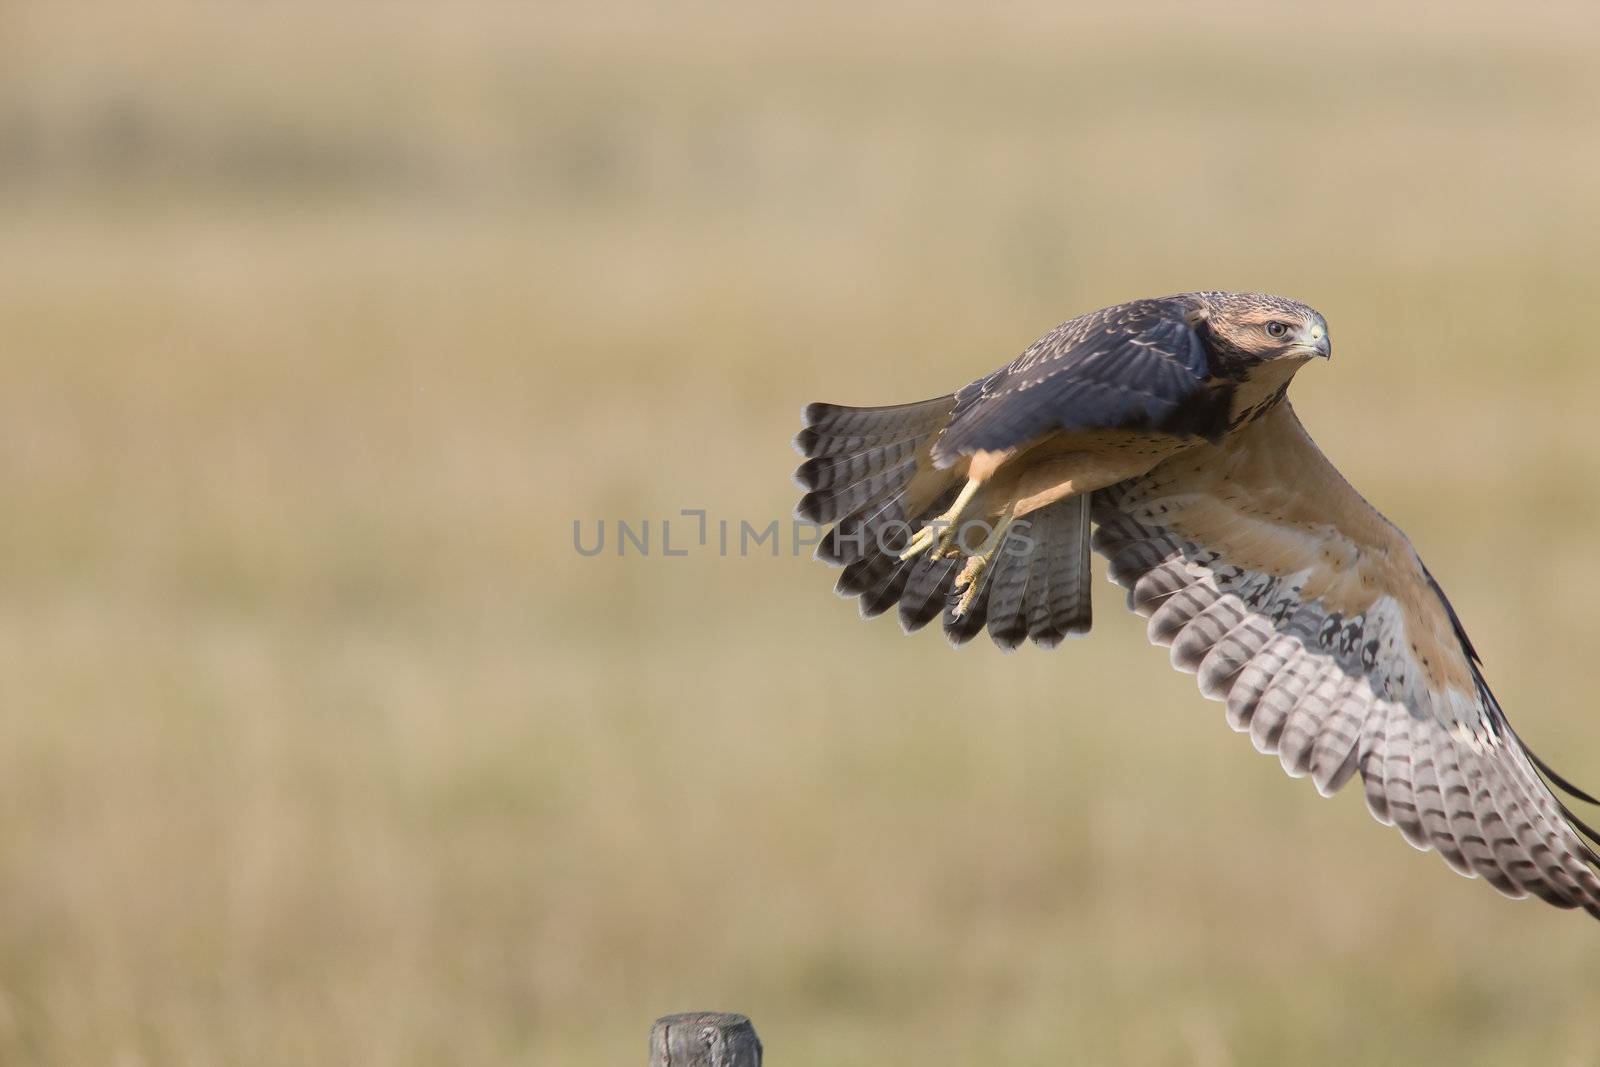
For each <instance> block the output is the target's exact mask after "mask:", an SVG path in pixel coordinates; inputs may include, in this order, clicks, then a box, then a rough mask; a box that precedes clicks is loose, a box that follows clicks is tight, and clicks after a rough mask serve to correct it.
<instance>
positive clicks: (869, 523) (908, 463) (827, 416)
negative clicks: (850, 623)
mask: <svg viewBox="0 0 1600 1067" xmlns="http://www.w3.org/2000/svg"><path fill="white" fill-rule="evenodd" d="M954 403H955V398H954V397H953V396H942V397H937V398H935V399H933V400H925V401H922V402H920V403H916V404H903V405H899V406H894V407H879V408H849V407H840V406H836V405H832V404H811V405H809V406H807V408H806V409H805V413H804V419H805V428H804V429H802V430H801V431H800V433H799V435H798V436H797V437H796V438H795V446H796V448H798V449H799V451H800V452H801V453H802V454H803V455H804V456H805V457H806V461H805V462H804V463H803V464H801V465H800V468H799V470H797V471H796V472H795V480H796V481H797V482H798V483H799V484H800V486H801V487H802V488H803V489H805V490H806V491H807V492H806V494H805V496H803V497H802V498H801V499H800V503H799V506H798V507H797V508H796V513H797V514H798V515H799V516H800V517H801V518H803V519H808V520H810V521H812V522H816V523H823V524H829V523H831V524H833V527H832V529H831V530H829V531H828V533H827V534H826V535H825V536H824V537H823V538H822V540H821V542H820V543H819V544H818V546H817V552H816V555H817V558H818V559H821V560H824V561H826V562H829V563H832V564H834V565H836V566H841V567H843V568H844V571H843V573H842V574H841V575H840V576H839V582H838V585H837V587H836V591H837V592H838V593H839V594H840V595H841V596H851V597H859V598H860V604H861V612H862V614H863V615H868V616H871V615H878V614H882V613H883V612H885V611H888V610H889V609H890V608H892V607H895V606H896V605H898V606H899V617H900V624H901V626H902V627H903V628H904V629H905V630H906V631H907V632H908V633H909V632H911V631H914V630H919V629H921V628H922V627H924V626H926V625H927V624H928V623H930V622H932V621H933V619H934V618H936V617H939V616H942V617H943V624H944V629H945V634H946V636H947V637H948V638H949V639H950V640H951V642H952V643H954V644H958V645H959V644H962V643H964V642H966V641H968V640H970V639H971V638H972V637H974V636H975V635H977V634H978V633H979V632H980V631H982V630H983V629H985V628H987V629H988V631H989V634H990V636H991V637H992V638H993V640H994V642H995V644H997V645H999V646H1000V647H1001V648H1004V649H1012V648H1015V647H1017V646H1018V645H1020V644H1021V643H1022V642H1023V641H1024V640H1027V639H1028V638H1032V639H1033V640H1034V642H1035V643H1037V644H1040V645H1043V646H1045V647H1047V648H1048V647H1053V646H1054V645H1056V644H1058V643H1059V642H1060V641H1061V640H1062V639H1063V638H1065V637H1068V636H1075V635H1081V634H1085V633H1088V632H1089V626H1090V622H1091V612H1090V604H1089V596H1090V587H1089V505H1090V500H1089V497H1088V496H1087V495H1084V496H1078V497H1069V498H1067V499H1065V500H1059V501H1056V502H1055V503H1053V504H1051V505H1049V506H1047V507H1044V508H1041V509H1039V510H1038V511H1035V512H1032V513H1031V514H1029V515H1027V516H1025V517H1023V518H1022V519H1019V520H1018V521H1017V523H1016V525H1015V526H1014V527H1013V528H1012V530H1011V533H1010V534H1009V535H1008V537H1007V539H1006V541H1005V542H1004V543H1003V544H1002V545H1001V547H1000V549H999V550H998V552H997V554H996V556H995V557H994V560H993V562H992V564H991V566H990V567H989V568H988V569H987V570H986V571H985V572H984V574H983V576H982V578H981V582H982V585H981V587H980V588H979V590H978V592H977V595H976V597H975V598H974V599H973V601H972V603H971V604H970V605H969V607H968V610H967V611H966V612H965V614H963V615H960V616H957V615H956V614H955V613H954V604H955V602H956V599H957V598H956V595H955V592H956V591H955V583H956V579H957V575H958V574H959V573H960V571H961V569H962V564H963V560H962V559H961V558H960V557H959V556H957V557H946V558H937V557H935V556H933V555H931V554H929V553H923V554H922V555H919V556H916V557H914V558H912V559H909V560H901V559H900V557H899V553H900V552H901V551H902V550H903V549H904V548H905V546H906V544H907V542H909V540H910V539H911V536H912V535H913V534H914V533H915V532H916V531H917V530H919V529H921V528H922V527H923V526H924V525H925V524H926V523H928V522H929V521H931V520H932V519H934V518H936V517H937V516H940V515H942V514H944V513H945V511H946V510H947V509H948V508H949V507H950V506H951V504H952V503H953V502H954V500H955V497H956V495H957V493H958V492H959V491H960V487H961V484H962V483H963V481H964V472H963V470H962V469H961V468H960V467H952V468H948V469H943V470H941V469H939V468H937V467H936V466H935V465H934V463H933V461H932V458H931V451H932V446H933V443H934V442H935V441H936V440H937V438H938V435H939V433H940V431H942V430H943V429H944V427H945V425H946V423H947V422H948V421H949V418H950V411H951V409H952V407H953V406H954ZM970 540H971V542H972V543H971V545H969V546H968V547H974V546H975V545H976V542H977V541H979V540H981V538H979V537H977V536H976V535H974V536H973V537H972V538H971V539H970Z"/></svg>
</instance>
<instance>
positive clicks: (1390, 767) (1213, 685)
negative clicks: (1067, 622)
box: [1094, 402, 1600, 917]
mask: <svg viewBox="0 0 1600 1067" xmlns="http://www.w3.org/2000/svg"><path fill="white" fill-rule="evenodd" d="M1094 517H1095V520H1096V522H1097V524H1098V529H1097V530H1096V532H1095V536H1094V547H1095V548H1096V549H1097V550H1098V551H1099V552H1101V553H1102V554H1104V555H1105V556H1106V557H1107V558H1108V559H1109V560H1110V571H1111V577H1112V579H1113V580H1114V581H1116V582H1118V583H1120V584H1121V585H1123V586H1124V587H1126V588H1127V589H1128V601H1129V606H1130V607H1132V608H1133V609H1134V610H1135V611H1137V612H1139V613H1140V614H1141V615H1145V616H1147V617H1148V618H1149V620H1150V623H1149V633H1150V639H1151V640H1152V641H1154V642H1156V643H1158V644H1163V645H1170V646H1171V648H1172V662H1173V665H1174V666H1176V667H1178V668H1179V669H1181V670H1187V671H1194V672H1196V673H1197V674H1198V675H1199V683H1200V689H1201V691H1202V692H1203V693H1204V694H1205V695H1206V696H1208V697H1211V698H1213V699H1216V700H1221V701H1224V702H1226V705H1227V718H1228V722H1229V724H1230V725H1231V726H1233V728H1234V729H1236V730H1239V731H1248V732H1249V734H1250V738H1251V740H1252V741H1253V742H1254V743H1255V745H1256V747H1257V748H1258V749H1259V750H1261V751H1262V752H1267V753H1276V754H1277V756H1278V758H1279V759H1280V760H1281V761H1282V763H1283V767H1284V769H1285V770H1286V771H1288V772H1289V773H1290V774H1291V775H1294V776H1295V777H1301V776H1304V775H1306V774H1309V775H1310V776H1311V777H1312V779H1313V781H1314V782H1315V783H1316V786H1317V789H1318V790H1319V791H1320V792H1322V793H1323V794H1324V795H1331V794H1332V793H1333V792H1334V791H1336V790H1337V789H1339V787H1340V786H1342V785H1343V784H1344V783H1345V782H1346V781H1348V780H1349V779H1350V778H1351V777H1352V776H1353V775H1355V774H1357V773H1359V774H1360V775H1361V778H1362V780H1363V781H1364V783H1365V786H1366V799H1367V805H1368V807H1369V808H1370V809H1371V811H1372V814H1373V816H1374V817H1376V818H1377V819H1378V821H1380V822H1382V823H1385V824H1391V825H1394V826H1397V827H1399V829H1400V832H1401V833H1403V834H1404V835H1405V837H1406V840H1407V841H1409V842H1411V844H1413V845H1415V846H1416V847H1417V848H1419V849H1425V850H1426V849H1434V850H1437V851H1438V852H1439V854H1440V855H1441V856H1442V857H1444V860H1445V862H1447V863H1448V864H1449V865H1450V866H1451V867H1453V868H1455V869H1456V870H1457V871H1459V872H1460V873H1462V874H1465V875H1467V876H1469V877H1476V876H1479V875H1481V876H1482V877H1483V878H1484V879H1486V880H1487V881H1489V882H1490V883H1491V884H1493V885H1494V886H1495V887H1496V888H1497V889H1499V890H1500V891H1501V892H1503V893H1506V894H1507V895H1510V896H1514V897H1522V896H1526V895H1528V894H1530V893H1531V894H1534V895H1536V896H1539V897H1542V898H1543V899H1545V900H1547V901H1549V902H1550V903H1552V904H1555V905H1557V906H1559V907H1564V908H1572V907H1581V908H1583V909H1585V910H1586V911H1588V912H1590V913H1591V914H1593V915H1595V916H1596V917H1600V877H1597V874H1596V869H1595V867H1596V865H1597V864H1600V857H1597V856H1596V853H1595V852H1594V850H1593V849H1592V848H1591V847H1590V845H1589V843H1588V842H1587V841H1585V840H1584V839H1583V837H1582V836H1580V834H1582V833H1591V834H1592V832H1590V831H1588V830H1587V828H1586V827H1584V826H1583V824H1582V823H1579V822H1578V821H1577V820H1576V819H1575V818H1574V817H1573V816H1572V814H1571V813H1570V812H1569V811H1568V810H1567V809H1566V808H1565V806H1564V805H1563V804H1562V803H1561V802H1560V801H1559V800H1557V799H1556V797H1555V795H1554V794H1553V793H1552V792H1551V789H1550V787H1549V786H1548V785H1547V784H1546V783H1545V781H1544V780H1543V779H1542V778H1541V777H1540V775H1539V770H1540V769H1543V765H1542V764H1538V762H1537V760H1536V759H1535V758H1534V757H1533V756H1532V754H1531V753H1529V752H1528V750H1527V749H1526V748H1524V747H1523V745H1522V743H1521V742H1520V741H1519V740H1518V738H1517V736H1516V734H1515V733H1514V732H1513V731H1512V729H1511V725H1510V723H1509V722H1507V720H1506V717H1505V714H1504V713H1503V712H1502V711H1501V709H1500V706H1499V704H1498V703H1497V702H1496V701H1495V698H1494V696H1493V694H1492V693H1490V691H1489V687H1488V686H1487V685H1486V684H1485V682H1484V680H1483V676H1482V674H1481V672H1480V670H1479V665H1478V663H1477V660H1476V656H1475V654H1474V653H1473V651H1472V647H1471V645H1470V644H1469V643H1468V641H1467V639H1466V635H1465V633H1464V632H1463V631H1462V629H1461V626H1460V623H1459V622H1458V621H1457V619H1456V617H1455V613H1454V612H1453V610H1452V609H1451V608H1450V605H1449V603H1448V602H1447V601H1446V600H1445V598H1444V594H1443V593H1442V592H1441V591H1440V589H1439V587H1438V585H1437V584H1435V582H1434V581H1433V578H1432V576H1431V575H1430V574H1429V573H1428V571H1427V569H1426V568H1425V567H1424V566H1423V565H1422V562H1421V560H1420V559H1418V558H1417V554H1416V552H1415V551H1414V550H1413V549H1412V547H1411V544H1410V542H1409V541H1407V540H1406V538H1405V536H1404V535H1403V534H1401V533H1400V531H1399V530H1397V529H1396V528H1395V527H1394V526H1392V525H1390V524H1389V522H1388V521H1387V520H1385V519H1384V518H1383V517H1382V516H1381V515H1379V514H1378V513H1377V512H1376V511H1375V510H1373V508H1372V507H1371V506H1370V505H1369V504H1367V502H1366V501H1365V500H1363V499H1362V498H1361V496H1360V495H1359V494H1357V493H1356V491H1355V490H1354V489H1352V488H1351V487H1350V485H1349V484H1348V483H1347V482H1345V481H1344V479H1343V478H1341V477H1340V476H1339V473H1338V472H1337V471H1336V470H1334V468H1333V466H1332V464H1330V463H1329V462H1328V460H1327V458H1326V457H1325V456H1323V454H1322V453H1321V451H1319V450H1318V449H1317V447H1316V445H1315V444H1313V443H1312V441H1311V439H1310V437H1308V436H1307V435H1306V433H1305V430H1304V429H1303V428H1302V427H1301V425H1300V422H1299V420H1298V419H1297V418H1296V417H1295V415H1294V412H1293V411H1292V410H1291V409H1290V407H1289V405H1288V404H1287V403H1286V402H1285V403H1282V404H1280V405H1278V407H1277V408H1276V409H1274V410H1273V411H1272V412H1271V413H1269V414H1268V415H1266V416H1264V417H1262V418H1261V419H1258V420H1257V421H1256V422H1255V423H1253V424H1252V425H1250V426H1249V427H1247V428H1245V429H1243V430H1241V431H1239V432H1238V433H1236V434H1235V435H1233V436H1232V437H1231V438H1229V439H1227V440H1226V441H1224V442H1222V443H1220V444H1216V445H1211V444H1202V445H1199V446H1197V447H1195V448H1194V449H1191V450H1188V451H1186V452H1184V453H1181V454H1179V455H1177V456H1174V457H1173V458H1172V459H1169V460H1167V461H1166V462H1165V463H1162V464H1161V465H1160V466H1157V467H1156V468H1155V469H1154V470H1152V471H1151V472H1150V473H1149V474H1147V475H1144V476H1142V477H1139V478H1135V479H1131V480H1129V481H1126V482H1122V483H1120V484H1118V485H1116V486H1114V487H1112V488H1110V489H1107V490H1101V491H1097V492H1096V493H1095V495H1094ZM1552 779H1553V780H1554V781H1556V782H1557V783H1558V784H1559V785H1562V786H1563V787H1565V788H1568V789H1569V790H1570V787H1567V786H1566V785H1565V783H1564V782H1561V780H1560V779H1559V778H1555V777H1554V776H1553V775H1552ZM1575 795H1579V796H1582V794H1575ZM1584 799H1588V798H1587V797H1584Z"/></svg>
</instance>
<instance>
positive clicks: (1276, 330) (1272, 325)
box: [1267, 322, 1289, 337]
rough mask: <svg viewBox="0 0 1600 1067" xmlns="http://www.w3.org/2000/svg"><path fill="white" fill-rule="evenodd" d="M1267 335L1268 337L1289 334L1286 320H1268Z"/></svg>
mask: <svg viewBox="0 0 1600 1067" xmlns="http://www.w3.org/2000/svg"><path fill="white" fill-rule="evenodd" d="M1267 336H1268V337H1287V336H1289V324H1288V323H1287V322H1269V323H1267Z"/></svg>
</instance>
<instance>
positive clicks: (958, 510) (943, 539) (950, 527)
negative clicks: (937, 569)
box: [900, 478, 983, 560]
mask: <svg viewBox="0 0 1600 1067" xmlns="http://www.w3.org/2000/svg"><path fill="white" fill-rule="evenodd" d="M982 484H983V483H982V482H979V481H974V480H972V479H970V478H969V479H968V480H967V484H966V485H964V486H962V487H961V495H960V496H958V497H956V502H955V503H954V504H951V505H950V510H949V511H947V512H945V513H944V514H943V515H940V516H939V517H938V518H936V519H930V520H929V521H928V522H927V523H925V524H923V527H922V529H920V530H918V531H917V532H916V534H915V535H913V536H912V538H911V543H910V544H908V545H907V546H906V549H905V551H904V552H902V553H900V559H901V560H908V559H912V558H914V557H916V556H920V555H921V554H922V553H924V552H926V551H927V550H928V549H930V548H933V547H934V545H935V544H937V545H938V547H937V548H936V549H935V550H934V553H933V554H934V555H935V556H943V555H946V554H948V553H949V552H950V550H951V549H952V548H955V547H956V538H957V536H958V535H959V533H960V529H961V525H960V524H961V514H962V512H964V511H966V510H967V505H968V504H970V503H972V498H973V497H974V496H976V495H977V493H978V487H979V486H980V485H982Z"/></svg>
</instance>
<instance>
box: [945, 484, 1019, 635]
mask: <svg viewBox="0 0 1600 1067" xmlns="http://www.w3.org/2000/svg"><path fill="white" fill-rule="evenodd" d="M1012 521H1013V520H1012V516H1011V510H1010V509H1009V508H1008V509H1007V510H1006V513H1005V514H1004V515H1002V516H1001V517H1000V522H999V523H998V524H997V525H996V526H995V528H994V530H993V532H991V533H990V534H989V536H988V537H986V538H984V541H983V545H982V547H980V548H979V549H978V551H976V552H974V553H973V554H972V555H970V556H968V557H967V562H966V565H965V566H963V567H962V568H961V573H960V574H958V575H956V582H955V587H954V588H955V589H956V590H957V591H959V592H960V593H961V599H960V600H958V601H956V606H955V609H954V610H953V611H952V612H951V614H952V615H954V616H955V617H956V618H958V619H959V618H961V617H962V616H964V615H965V614H966V613H967V612H968V611H969V610H971V608H972V602H973V601H974V600H977V599H978V593H979V591H980V590H981V589H982V588H983V581H982V579H983V572H984V571H986V570H988V569H989V564H990V563H992V562H994V555H995V553H996V552H998V551H1000V546H1001V545H1002V544H1004V543H1005V539H1006V533H1007V532H1008V531H1009V530H1010V529H1011V523H1012Z"/></svg>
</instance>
